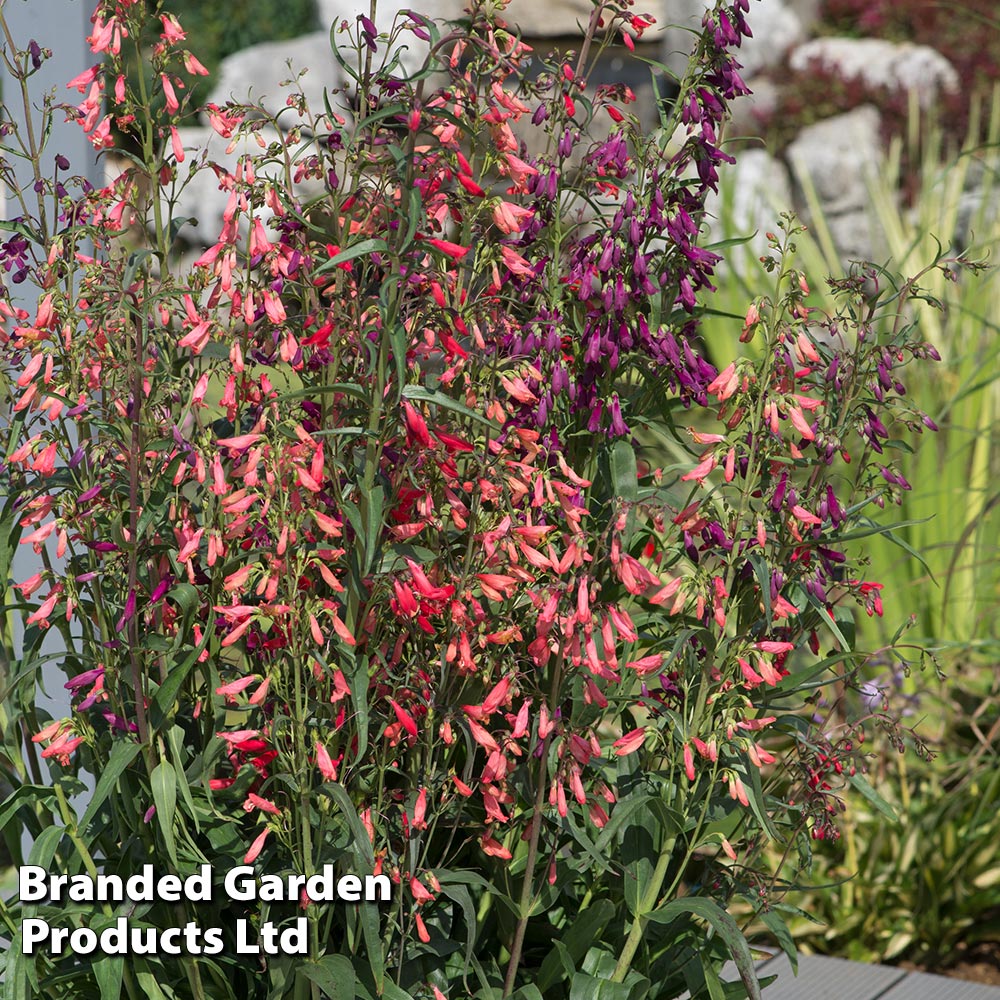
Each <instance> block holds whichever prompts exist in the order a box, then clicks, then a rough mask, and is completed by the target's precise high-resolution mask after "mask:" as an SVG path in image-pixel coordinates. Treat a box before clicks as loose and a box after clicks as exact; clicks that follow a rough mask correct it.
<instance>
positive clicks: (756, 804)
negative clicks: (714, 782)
mask: <svg viewBox="0 0 1000 1000" xmlns="http://www.w3.org/2000/svg"><path fill="white" fill-rule="evenodd" d="M746 776H747V780H746V782H745V783H744V788H745V789H746V790H747V798H748V799H749V800H750V808H751V809H752V810H753V814H754V816H756V817H757V822H758V823H760V825H761V826H762V827H763V828H764V829H765V830H766V831H767V835H768V836H769V837H770V838H771V839H772V840H778V839H779V836H780V835H779V833H778V828H777V827H776V826H775V825H774V823H773V822H772V820H771V817H770V815H769V814H768V811H767V805H766V803H765V802H764V788H763V785H762V784H761V780H760V769H759V768H757V767H755V766H754V765H753V763H752V762H751V763H750V764H749V765H748V766H747V769H746Z"/></svg>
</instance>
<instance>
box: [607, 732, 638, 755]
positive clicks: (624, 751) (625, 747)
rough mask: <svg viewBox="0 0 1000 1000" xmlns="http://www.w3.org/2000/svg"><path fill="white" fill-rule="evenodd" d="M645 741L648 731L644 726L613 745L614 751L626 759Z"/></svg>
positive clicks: (620, 738) (622, 737) (621, 737)
mask: <svg viewBox="0 0 1000 1000" xmlns="http://www.w3.org/2000/svg"><path fill="white" fill-rule="evenodd" d="M645 740H646V729H645V727H644V726H640V727H639V728H638V729H633V730H632V731H631V732H630V733H626V734H625V735H624V736H620V737H619V738H618V739H617V740H615V742H614V743H612V744H611V745H612V746H613V747H614V751H615V753H616V754H617V755H618V756H619V757H625V756H627V755H628V754H630V753H635V751H636V750H638V749H639V747H641V746H642V744H643V743H644V742H645Z"/></svg>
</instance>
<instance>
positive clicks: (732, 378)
mask: <svg viewBox="0 0 1000 1000" xmlns="http://www.w3.org/2000/svg"><path fill="white" fill-rule="evenodd" d="M738 384H739V379H738V378H737V375H736V362H734V361H733V362H730V363H729V365H728V366H727V367H726V368H723V370H722V371H721V372H719V374H718V375H717V376H716V377H715V378H714V379H713V380H712V381H711V382H709V384H708V386H707V390H706V391H708V392H710V393H712V394H713V395H715V396H717V397H718V399H719V402H720V403H721V402H723V401H724V400H726V399H729V397H730V396H732V395H733V393H734V392H736V387H737V385H738Z"/></svg>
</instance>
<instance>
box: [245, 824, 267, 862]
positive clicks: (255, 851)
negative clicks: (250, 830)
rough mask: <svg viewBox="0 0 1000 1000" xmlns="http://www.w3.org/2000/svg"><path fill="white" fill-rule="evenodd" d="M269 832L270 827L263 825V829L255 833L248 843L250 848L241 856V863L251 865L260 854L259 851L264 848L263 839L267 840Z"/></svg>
mask: <svg viewBox="0 0 1000 1000" xmlns="http://www.w3.org/2000/svg"><path fill="white" fill-rule="evenodd" d="M270 832H271V830H270V827H266V826H265V827H264V829H263V830H261V831H260V833H258V834H257V838H256V839H255V840H254V842H253V843H252V844H251V845H250V850H249V851H247V853H246V856H245V857H244V858H243V864H245V865H252V864H253V863H254V862H255V861H256V860H257V858H258V857H259V856H260V852H261V851H262V850H264V841H265V840H267V835H268V834H269V833H270Z"/></svg>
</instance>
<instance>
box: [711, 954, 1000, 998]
mask: <svg viewBox="0 0 1000 1000" xmlns="http://www.w3.org/2000/svg"><path fill="white" fill-rule="evenodd" d="M727 971H728V970H727ZM733 971H734V972H735V969H734V970H733ZM757 974H758V976H760V978H761V979H762V980H763V979H764V978H766V977H767V976H774V975H776V976H777V977H778V978H777V980H775V982H773V983H772V984H771V985H770V986H767V987H765V988H764V991H763V995H764V1000H1000V986H984V985H983V984H982V983H970V982H966V981H964V980H961V979H949V978H947V977H945V976H932V975H930V974H928V973H926V972H909V971H907V970H906V969H895V968H890V967H889V966H887V965H863V964H861V963H860V962H848V961H846V960H845V959H842V958H822V957H819V956H815V955H800V956H799V974H798V976H796V975H794V974H793V973H792V969H791V966H790V965H789V962H788V959H787V958H786V957H785V956H784V955H776V956H774V957H772V958H769V959H767V960H765V961H763V962H761V963H760V964H759V965H758V966H757ZM724 978H727V979H733V978H738V976H735V975H734V976H725V977H724Z"/></svg>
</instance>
